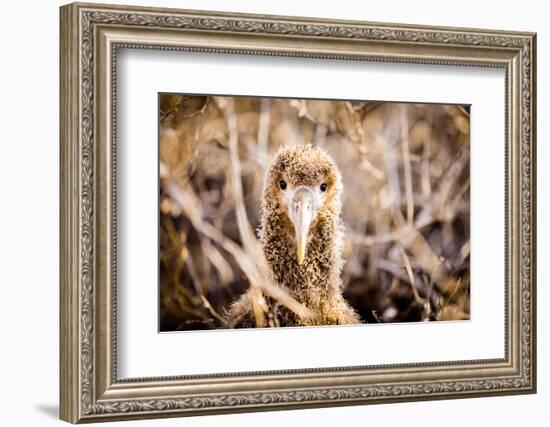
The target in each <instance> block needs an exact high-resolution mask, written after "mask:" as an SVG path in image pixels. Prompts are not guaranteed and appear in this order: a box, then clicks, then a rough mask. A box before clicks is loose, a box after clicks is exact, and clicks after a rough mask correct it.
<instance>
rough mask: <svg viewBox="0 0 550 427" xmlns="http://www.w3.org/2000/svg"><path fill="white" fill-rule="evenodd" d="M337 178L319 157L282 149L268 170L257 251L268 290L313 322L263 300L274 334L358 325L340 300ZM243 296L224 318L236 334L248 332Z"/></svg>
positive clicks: (249, 314)
mask: <svg viewBox="0 0 550 427" xmlns="http://www.w3.org/2000/svg"><path fill="white" fill-rule="evenodd" d="M341 194H342V178H341V175H340V171H339V170H338V168H337V166H336V164H335V163H334V160H333V159H332V158H331V157H330V156H329V155H328V153H327V152H325V151H324V150H322V149H321V148H319V147H314V146H312V145H300V146H295V147H283V148H281V149H280V150H279V152H278V153H277V155H276V156H275V158H274V160H273V162H272V164H271V166H270V167H269V169H268V171H267V173H266V176H265V180H264V189H263V198H262V215H261V228H260V243H261V246H262V249H263V253H264V256H265V258H266V260H267V265H268V266H269V268H270V269H271V275H272V278H273V280H274V281H275V283H276V284H278V285H279V286H281V287H283V288H284V289H285V290H286V291H287V292H288V293H289V294H290V295H291V296H292V297H293V298H295V299H296V300H297V301H298V302H299V303H301V304H302V305H304V306H305V307H306V308H308V309H310V310H311V311H312V312H314V313H315V314H316V317H315V318H314V319H302V318H300V317H299V316H298V315H296V314H295V313H294V312H293V311H291V310H290V309H288V308H287V307H285V306H284V305H282V304H280V303H279V302H278V301H276V300H275V299H273V298H271V297H269V296H264V300H265V307H266V308H267V310H266V311H267V313H266V315H267V316H268V317H269V318H270V319H271V324H274V325H278V326H306V325H342V324H350V323H360V320H359V317H358V315H357V313H356V312H355V311H354V310H353V309H352V308H351V307H350V306H349V304H348V303H347V302H346V301H345V299H344V297H343V296H342V279H341V277H340V276H341V271H342V265H343V260H342V254H341V252H342V243H343V237H344V229H343V225H342V221H341V218H340V213H341V208H342V205H341ZM251 298H252V293H251V291H249V292H248V293H246V294H244V295H243V296H241V297H240V299H238V300H237V301H236V302H235V303H234V304H233V305H232V306H231V308H230V309H229V311H228V313H227V320H228V323H229V324H230V325H231V326H232V327H236V328H250V327H254V326H256V323H255V316H254V310H253V307H252V303H251Z"/></svg>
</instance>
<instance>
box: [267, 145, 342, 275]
mask: <svg viewBox="0 0 550 427" xmlns="http://www.w3.org/2000/svg"><path fill="white" fill-rule="evenodd" d="M341 192H342V179H341V176H340V171H339V170H338V167H337V166H336V164H335V162H334V160H333V159H332V157H330V156H329V154H328V153H327V152H326V151H324V150H323V149H321V148H319V147H315V146H312V145H309V144H307V145H298V146H292V147H290V146H289V147H283V148H281V149H280V150H279V152H278V153H277V155H276V156H275V158H274V160H273V162H272V164H271V166H270V168H269V171H268V173H267V176H266V180H265V184H264V199H263V200H264V206H263V208H264V211H266V210H268V211H270V212H271V213H272V214H275V215H278V216H279V217H280V219H282V221H281V222H282V223H283V224H284V225H285V226H286V227H288V228H289V231H291V232H292V233H293V235H294V237H295V244H296V248H295V249H296V259H297V261H298V264H300V265H301V264H302V263H303V262H304V259H305V256H306V248H307V244H308V240H309V233H310V232H311V230H312V229H313V228H314V227H315V226H316V225H318V224H319V223H320V222H328V221H329V220H334V219H335V218H338V216H339V214H340V194H341Z"/></svg>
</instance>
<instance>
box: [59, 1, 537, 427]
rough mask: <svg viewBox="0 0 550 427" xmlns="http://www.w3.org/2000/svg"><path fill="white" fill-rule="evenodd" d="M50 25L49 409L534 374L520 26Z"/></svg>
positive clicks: (237, 401) (202, 408)
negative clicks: (57, 330)
mask: <svg viewBox="0 0 550 427" xmlns="http://www.w3.org/2000/svg"><path fill="white" fill-rule="evenodd" d="M60 22H61V48H60V52H61V84H60V88H61V94H60V96H61V98H60V99H61V112H60V134H61V177H60V178H61V207H60V209H61V237H60V243H61V249H60V250H61V256H60V259H61V266H60V267H61V283H60V294H61V297H60V298H61V302H60V307H61V313H60V324H61V335H60V337H61V340H60V341H61V344H60V346H61V348H60V372H61V378H60V383H61V404H60V406H61V411H60V413H61V418H62V419H63V420H66V421H69V422H72V423H78V422H90V421H108V420H119V419H120V420H122V419H130V418H154V417H168V416H184V415H200V414H215V413H227V412H243V411H258V410H276V409H287V408H307V407H320V406H330V405H356V404H369V403H382V402H399V401H410V400H429V399H442V398H458V397H475V396H487V395H495V394H520V393H534V392H535V390H536V351H535V350H536V334H535V332H536V331H535V325H536V321H535V320H536V319H535V314H536V311H535V302H536V300H535V294H536V292H535V291H536V289H535V278H536V254H535V246H536V245H535V235H536V233H535V231H536V218H535V215H536V183H535V176H536V173H535V154H536V150H535V149H536V146H535V136H536V135H535V104H536V103H535V93H536V90H535V82H536V76H535V71H536V45H535V40H536V38H535V34H533V33H518V32H507V31H494V30H479V29H459V28H437V27H421V26H411V25H402V24H381V23H369V22H352V21H330V20H321V19H315V18H295V17H281V16H262V15H243V14H228V13H214V12H198V11H187V10H174V9H157V8H138V7H126V6H110V5H93V4H71V5H67V6H63V7H62V8H61V19H60Z"/></svg>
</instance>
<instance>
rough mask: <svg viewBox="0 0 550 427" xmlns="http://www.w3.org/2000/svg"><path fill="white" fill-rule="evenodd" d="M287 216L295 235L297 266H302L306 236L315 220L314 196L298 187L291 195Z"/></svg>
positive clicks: (305, 188) (309, 191)
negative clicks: (292, 225)
mask: <svg viewBox="0 0 550 427" xmlns="http://www.w3.org/2000/svg"><path fill="white" fill-rule="evenodd" d="M289 211H290V212H289V214H290V215H289V216H290V219H291V220H292V223H293V224H294V231H295V233H296V251H297V259H298V264H299V265H302V263H303V262H304V258H305V256H306V247H307V235H308V232H309V227H310V225H311V223H312V222H313V219H314V218H315V213H316V212H315V211H316V207H315V195H314V194H313V192H312V191H311V190H310V189H309V188H307V187H298V188H296V190H295V191H294V194H293V195H292V201H291V203H290V206H289Z"/></svg>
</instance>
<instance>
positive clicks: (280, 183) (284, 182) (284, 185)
mask: <svg viewBox="0 0 550 427" xmlns="http://www.w3.org/2000/svg"><path fill="white" fill-rule="evenodd" d="M279 188H280V189H281V190H286V181H285V180H284V179H281V180H280V181H279Z"/></svg>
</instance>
